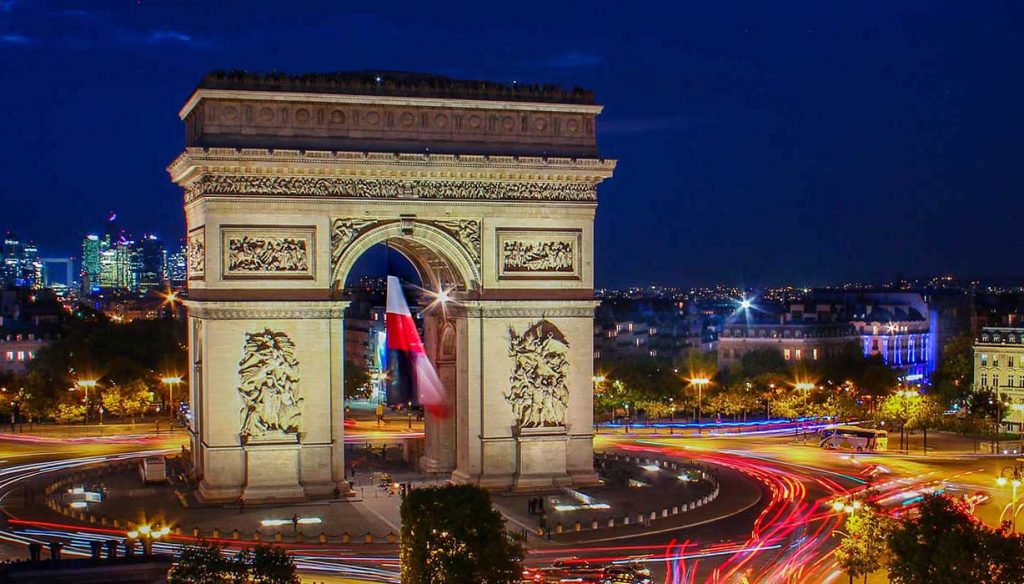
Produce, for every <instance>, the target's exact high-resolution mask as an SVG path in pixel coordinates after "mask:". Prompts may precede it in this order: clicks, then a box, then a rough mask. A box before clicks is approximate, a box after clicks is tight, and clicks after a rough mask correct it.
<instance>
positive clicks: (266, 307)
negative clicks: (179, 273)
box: [185, 300, 349, 320]
mask: <svg viewBox="0 0 1024 584" xmlns="http://www.w3.org/2000/svg"><path fill="white" fill-rule="evenodd" d="M185 306H187V307H188V313H189V315H191V316H193V317H195V318H215V319H220V320H260V319H262V320H275V319H277V320H294V319H316V318H335V319H342V318H345V310H346V309H347V308H348V306H349V302H348V301H347V300H329V301H294V300H292V301H288V302H236V301H215V302H210V301H202V302H200V301H194V300H187V301H185Z"/></svg>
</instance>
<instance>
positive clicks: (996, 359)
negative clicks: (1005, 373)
mask: <svg viewBox="0 0 1024 584" xmlns="http://www.w3.org/2000/svg"><path fill="white" fill-rule="evenodd" d="M992 366H993V367H999V355H992Z"/></svg>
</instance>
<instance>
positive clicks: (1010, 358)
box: [1006, 355, 1013, 367]
mask: <svg viewBox="0 0 1024 584" xmlns="http://www.w3.org/2000/svg"><path fill="white" fill-rule="evenodd" d="M1006 366H1007V367H1013V355H1007V356H1006Z"/></svg>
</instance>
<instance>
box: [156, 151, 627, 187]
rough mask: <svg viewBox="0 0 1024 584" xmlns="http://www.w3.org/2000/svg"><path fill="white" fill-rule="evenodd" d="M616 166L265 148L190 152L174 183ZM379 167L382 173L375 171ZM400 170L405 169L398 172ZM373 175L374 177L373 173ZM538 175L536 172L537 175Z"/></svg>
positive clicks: (594, 161)
mask: <svg viewBox="0 0 1024 584" xmlns="http://www.w3.org/2000/svg"><path fill="white" fill-rule="evenodd" d="M615 165H616V161H615V160H611V159H603V158H567V157H541V156H498V155H479V154H431V153H420V152H416V153H407V152H351V151H330V150H285V149H275V150H271V149H265V148H202V147H196V146H193V147H189V148H186V149H185V150H184V151H183V152H182V153H181V154H179V155H178V157H177V158H175V159H174V161H172V162H171V163H170V164H169V165H168V166H167V172H168V173H170V175H171V179H172V180H174V181H175V182H177V183H179V184H182V183H183V182H187V181H188V180H190V179H191V178H193V177H192V176H190V175H194V174H196V173H197V172H198V171H203V172H223V173H230V172H236V173H237V172H252V171H257V172H260V173H263V174H269V173H270V172H275V173H282V172H283V173H287V174H289V175H299V176H301V175H304V174H307V175H311V176H320V177H322V176H325V172H326V173H328V175H332V176H339V177H344V176H359V177H372V176H374V174H372V173H373V172H374V171H375V170H376V171H377V175H376V176H378V177H380V178H417V171H420V173H422V175H423V176H424V177H426V176H430V177H437V176H438V174H437V173H438V171H439V170H443V171H444V172H445V174H444V175H443V176H444V177H451V178H457V177H458V176H459V174H460V173H461V174H466V175H471V177H472V178H474V179H486V178H487V176H486V174H481V171H483V173H487V172H488V171H491V174H494V175H496V178H497V176H500V177H501V178H508V177H509V176H510V172H509V171H513V172H514V173H515V174H516V175H521V176H522V177H523V178H528V179H542V180H581V179H583V180H591V181H593V182H600V181H602V180H604V179H606V178H608V177H610V176H611V175H612V172H613V171H614V170H615ZM375 167H378V168H375ZM398 169H400V170H398ZM368 171H369V174H368ZM531 171H532V172H531Z"/></svg>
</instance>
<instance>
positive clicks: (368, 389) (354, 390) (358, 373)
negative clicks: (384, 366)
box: [345, 359, 373, 401]
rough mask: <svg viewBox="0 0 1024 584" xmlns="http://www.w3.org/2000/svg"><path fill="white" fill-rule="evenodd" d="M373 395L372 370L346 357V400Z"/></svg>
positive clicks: (366, 397)
mask: <svg viewBox="0 0 1024 584" xmlns="http://www.w3.org/2000/svg"><path fill="white" fill-rule="evenodd" d="M371 395H373V386H372V385H371V384H370V372H369V371H368V370H367V369H366V366H365V365H363V364H361V363H357V362H356V361H353V360H351V359H345V401H348V400H357V399H369V398H370V396H371Z"/></svg>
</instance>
